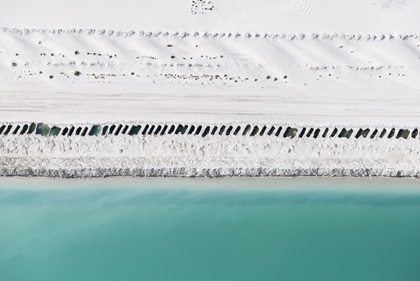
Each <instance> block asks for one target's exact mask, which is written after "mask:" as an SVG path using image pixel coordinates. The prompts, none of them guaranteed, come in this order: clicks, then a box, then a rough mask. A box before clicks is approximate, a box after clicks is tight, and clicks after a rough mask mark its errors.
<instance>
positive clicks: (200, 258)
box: [0, 179, 420, 281]
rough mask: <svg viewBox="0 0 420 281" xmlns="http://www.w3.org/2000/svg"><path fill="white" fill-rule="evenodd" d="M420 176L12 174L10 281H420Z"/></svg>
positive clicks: (5, 188) (4, 184)
mask: <svg viewBox="0 0 420 281" xmlns="http://www.w3.org/2000/svg"><path fill="white" fill-rule="evenodd" d="M419 184H420V182H415V181H349V180H329V181H326V180H298V179H296V180H172V179H170V180H140V179H139V180H120V179H109V180H97V181H92V180H87V181H48V180H14V179H0V187H1V188H0V280H1V281H9V280H12V281H15V280H16V281H17V280H43V281H46V280H101V281H102V280H150V281H152V280H322V281H326V280H341V281H345V280H358V281H361V280H370V281H372V280H378V281H386V280H399V281H404V280H420V187H419Z"/></svg>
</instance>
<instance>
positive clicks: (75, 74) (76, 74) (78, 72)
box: [74, 70, 82, 76]
mask: <svg viewBox="0 0 420 281" xmlns="http://www.w3.org/2000/svg"><path fill="white" fill-rule="evenodd" d="M80 74H82V73H80V71H77V70H76V71H75V72H74V76H80Z"/></svg>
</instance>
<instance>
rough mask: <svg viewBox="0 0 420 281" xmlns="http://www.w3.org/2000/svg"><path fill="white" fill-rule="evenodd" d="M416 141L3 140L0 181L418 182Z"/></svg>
mask: <svg viewBox="0 0 420 281" xmlns="http://www.w3.org/2000/svg"><path fill="white" fill-rule="evenodd" d="M419 142H420V141H419V139H407V140H405V139H379V138H375V139H364V138H361V139H357V140H356V139H353V140H349V139H346V138H344V139H342V138H329V139H313V138H302V139H300V138H295V139H290V138H277V137H268V136H265V137H257V138H255V137H254V138H252V137H248V136H211V137H208V138H202V137H200V136H187V135H166V136H154V135H148V136H127V135H119V136H106V137H80V136H74V137H63V136H57V137H43V136H36V135H25V136H6V137H2V138H0V150H1V151H2V154H1V157H0V166H1V168H0V174H1V175H3V176H10V175H19V176H49V177H103V176H185V177H190V176H191V177H198V176H208V177H217V176H306V175H312V176H357V177H365V176H384V177H418V176H419V175H420V172H419V171H420V161H419V154H420V146H419Z"/></svg>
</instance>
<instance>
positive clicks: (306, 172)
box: [0, 167, 420, 179]
mask: <svg viewBox="0 0 420 281" xmlns="http://www.w3.org/2000/svg"><path fill="white" fill-rule="evenodd" d="M0 177H44V178H63V179H64V178H69V179H71V178H106V177H144V178H149V177H150V178H167V177H178V178H224V177H228V178H233V177H256V178H264V177H267V178H271V177H278V178H281V177H286V178H288V177H290V178H295V177H339V178H413V179H418V178H420V171H418V170H403V169H402V170H390V169H370V168H361V169H345V168H341V169H337V168H334V169H325V168H323V169H316V168H314V169H276V168H274V169H269V168H190V167H181V168H134V169H133V168H131V169H130V168H96V169H91V168H80V169H33V168H1V169H0Z"/></svg>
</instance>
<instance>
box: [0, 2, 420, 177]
mask: <svg viewBox="0 0 420 281" xmlns="http://www.w3.org/2000/svg"><path fill="white" fill-rule="evenodd" d="M99 2H100V1H99ZM99 2H98V1H89V3H87V2H86V1H82V0H73V1H59V2H57V1H54V0H39V1H38V0H37V1H26V0H15V1H8V3H7V6H8V9H2V10H1V11H0V27H2V28H0V176H25V177H52V178H89V177H92V178H94V177H119V176H133V177H213V178H214V177H216V178H217V177H301V176H316V177H318V176H319V177H407V178H419V177H420V135H419V129H420V127H419V126H420V110H419V108H420V95H419V93H420V79H418V77H419V75H420V33H419V29H418V26H420V18H419V17H418V16H417V13H416V12H415V11H418V10H419V9H420V2H419V1H413V0H407V1H395V0H378V1H374V2H369V1H368V2H367V1H365V0H354V1H336V0H313V1H308V0H291V1H280V0H275V1H263V0H261V1H255V0H231V1H221V0H211V1H190V0H182V1H168V0H164V1H159V2H156V3H154V2H150V1H132V0H120V1H118V2H115V1H105V2H104V1H102V2H100V3H99ZM98 9H100V11H101V12H98V13H95V14H94V15H92V14H91V11H97V10H98ZM18 15H19V16H18ZM35 15H36V16H35ZM75 15H77V17H78V20H77V21H75ZM355 15H357V17H355Z"/></svg>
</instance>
